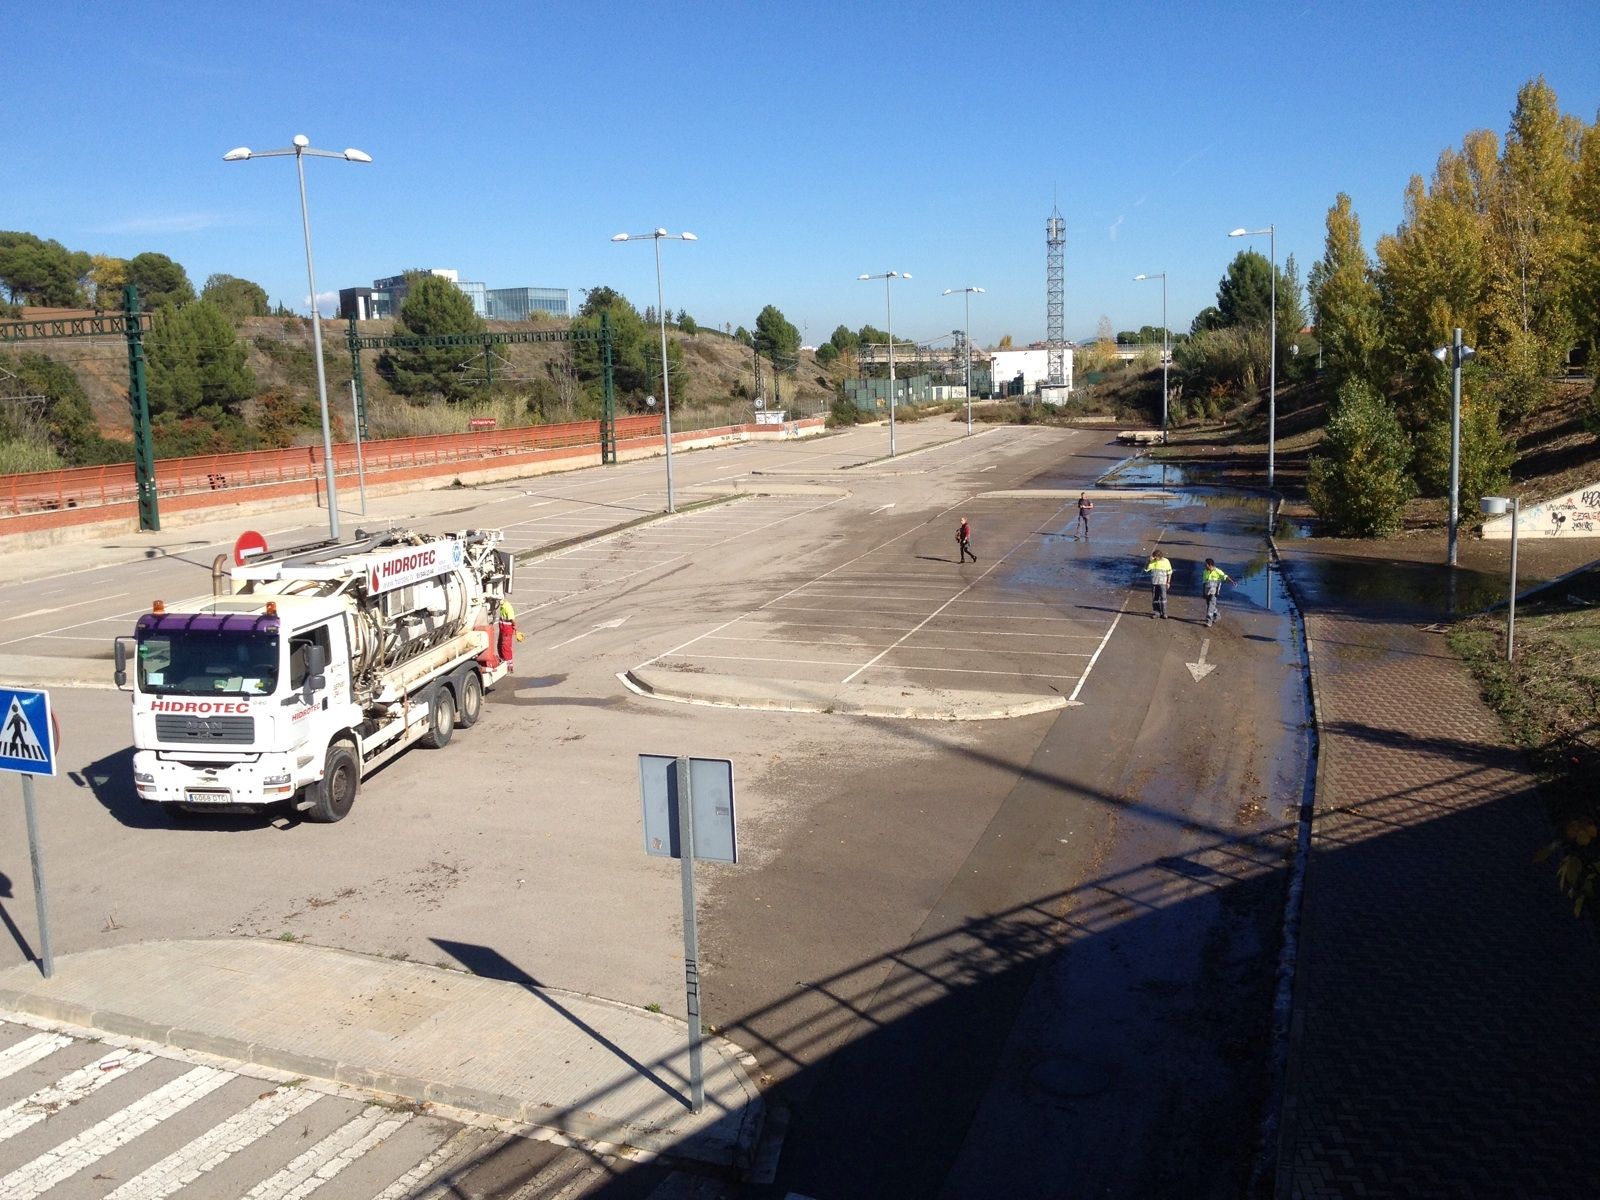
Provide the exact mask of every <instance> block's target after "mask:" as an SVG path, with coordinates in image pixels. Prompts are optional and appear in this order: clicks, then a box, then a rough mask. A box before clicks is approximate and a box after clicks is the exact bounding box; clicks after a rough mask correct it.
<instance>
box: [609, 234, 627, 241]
mask: <svg viewBox="0 0 1600 1200" xmlns="http://www.w3.org/2000/svg"><path fill="white" fill-rule="evenodd" d="M611 240H612V241H613V242H625V241H627V240H628V235H627V234H625V233H618V234H614V235H612V238H611Z"/></svg>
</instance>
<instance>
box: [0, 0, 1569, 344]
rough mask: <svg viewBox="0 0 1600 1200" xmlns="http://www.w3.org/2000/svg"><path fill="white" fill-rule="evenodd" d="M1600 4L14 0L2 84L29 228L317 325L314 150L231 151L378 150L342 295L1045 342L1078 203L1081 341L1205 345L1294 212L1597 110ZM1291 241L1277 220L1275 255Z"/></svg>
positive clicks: (334, 172) (334, 208) (2, 139)
mask: <svg viewBox="0 0 1600 1200" xmlns="http://www.w3.org/2000/svg"><path fill="white" fill-rule="evenodd" d="M1595 17H1596V9H1595V6H1594V4H1593V2H1592V0H1574V2H1571V3H1519V4H1452V3H1436V4H1406V3H1403V2H1401V3H1395V2H1390V3H1382V4H1378V3H1367V2H1365V0H1359V2H1355V3H1344V4H1334V3H1327V2H1316V3H1294V2H1291V3H1289V4H1272V3H1237V4H1206V3H1195V4H1173V5H1170V6H1163V5H1150V4H1138V3H1127V4H1117V5H1111V4H1065V3H1056V4H1022V3H1010V4H1008V3H999V4H995V5H991V6H987V7H986V6H981V5H976V6H975V5H971V4H953V3H943V2H935V3H925V4H911V3H905V4H878V3H872V2H870V0H868V2H866V3H858V4H845V3H838V4H835V3H829V4H807V3H803V2H795V3H786V4H766V3H749V4H718V3H689V4H687V5H668V4H637V3H617V4H606V5H597V4H556V3H523V4H509V3H491V4H466V5H453V4H452V5H445V4H418V3H399V4H393V5H381V4H372V3H362V4H352V3H343V2H341V0H334V2H328V3H319V4H315V5H294V6H289V5H280V4H243V5H232V4H228V5H224V4H215V3H207V4H201V3H193V2H179V3H162V4H152V5H140V6H134V7H129V6H126V5H112V4H109V3H96V4H72V3H66V4H32V5H24V6H13V7H12V8H11V10H10V11H9V12H8V13H7V15H6V18H5V34H4V41H3V46H0V66H3V67H4V71H3V74H4V77H5V78H6V80H7V81H8V82H7V85H6V99H5V117H4V120H3V121H0V179H3V180H4V181H5V187H4V193H3V194H4V201H3V209H0V228H13V229H22V230H27V231H29V232H33V233H37V234H39V235H41V236H43V237H49V238H56V239H58V240H59V241H61V242H63V243H65V244H66V245H67V246H69V247H72V248H74V249H83V250H90V251H96V252H102V253H109V254H115V255H120V256H124V257H127V256H131V255H133V254H136V253H139V252H140V251H144V250H156V251H160V252H162V253H164V254H168V255H170V256H171V257H173V258H174V259H176V260H178V261H179V262H181V263H182V264H183V265H184V266H185V267H186V268H187V269H188V271H189V274H190V277H191V278H192V279H193V280H194V281H195V284H196V286H197V287H198V286H199V285H200V284H201V283H202V282H203V281H204V280H205V278H206V276H208V275H209V274H211V273H213V272H225V273H228V274H232V275H239V276H243V277H245V278H248V279H253V280H255V281H256V282H258V283H260V284H262V285H263V286H264V287H265V288H266V289H267V291H268V293H269V294H270V295H271V296H272V297H273V299H274V300H275V301H276V300H282V301H284V302H285V303H288V304H290V305H291V306H292V307H297V308H300V307H303V306H304V303H305V297H306V279H305V271H304V257H303V251H302V246H301V240H300V236H301V235H300V214H299V205H298V197H297V192H296V185H295V180H294V167H293V164H292V162H290V161H289V160H287V159H279V160H266V161H256V162H244V163H224V162H223V161H222V154H223V152H224V151H226V150H228V149H230V148H231V147H234V146H240V145H247V146H251V147H253V148H256V149H267V148H276V147H280V146H287V145H288V144H289V141H290V139H291V137H292V136H293V135H294V134H296V133H302V132H303V133H305V134H306V135H307V136H309V137H310V138H311V142H312V145H314V146H317V147H321V148H326V149H334V150H341V149H343V148H344V147H346V146H355V147H358V148H360V149H363V150H366V151H367V152H368V153H370V154H371V155H372V156H373V159H374V162H373V164H372V165H370V166H362V165H355V164H350V163H345V162H342V161H314V160H308V163H307V184H308V189H309V193H310V203H311V220H312V233H313V237H314V239H315V247H316V261H317V283H318V288H319V290H320V291H322V292H324V293H330V292H334V291H336V290H337V289H338V288H340V287H348V286H353V285H361V284H369V283H370V282H371V281H372V279H373V278H374V277H377V276H382V275H388V274H392V273H394V272H397V271H400V270H403V269H405V268H408V267H455V268H458V269H459V270H460V271H461V273H462V277H463V278H465V279H474V280H482V281H484V282H486V283H487V284H488V285H489V286H491V287H509V286H521V285H541V286H556V287H568V288H571V289H572V291H573V303H574V305H576V304H577V303H578V302H579V301H580V299H581V295H580V289H583V288H588V287H592V286H594V285H596V284H606V285H609V286H612V287H615V288H617V289H618V290H619V291H621V292H623V293H624V294H625V295H627V296H628V297H629V299H631V300H632V301H633V302H634V303H635V304H636V305H637V306H638V307H639V308H640V309H641V310H642V309H643V308H644V307H645V306H646V305H647V304H654V302H655V272H654V260H653V257H652V254H651V251H650V248H649V247H648V246H647V245H613V244H611V242H610V240H609V239H610V237H611V235H612V234H614V233H617V232H619V231H623V230H626V231H630V232H642V231H646V230H650V229H653V228H655V227H656V226H658V225H660V226H665V227H667V228H668V229H671V230H672V231H674V232H677V231H679V230H682V229H689V230H692V231H693V232H694V233H696V234H698V235H699V237H700V241H699V243H698V244H695V245H685V244H680V243H666V244H665V245H663V247H662V252H663V263H664V269H665V281H666V298H667V307H668V308H669V309H670V310H672V311H674V312H676V311H677V310H678V309H679V308H684V309H687V310H688V311H689V312H690V313H692V314H693V315H694V316H695V318H696V319H697V320H699V321H700V322H701V323H702V324H713V323H714V324H717V325H721V324H722V323H723V322H732V323H734V324H735V325H738V324H743V325H746V326H751V325H753V323H754V320H755V316H756V314H757V313H758V312H759V311H760V309H761V308H762V306H764V305H766V304H775V305H777V306H778V307H779V308H780V309H781V310H782V311H783V312H784V314H785V315H786V316H788V318H789V319H790V320H791V321H793V322H794V324H795V325H796V326H797V327H802V328H803V329H804V330H805V332H806V333H807V336H808V338H809V340H810V341H812V342H818V341H821V340H823V339H825V338H826V337H827V336H828V335H829V333H830V332H831V331H832V330H833V328H834V327H835V326H836V325H839V324H841V323H842V324H844V325H847V326H849V327H850V328H852V329H854V328H857V327H859V326H860V325H862V324H864V323H871V324H874V325H877V326H879V327H880V328H881V327H882V326H883V325H884V323H885V312H884V285H883V284H882V283H881V282H874V283H861V282H858V281H857V279H856V276H858V275H860V274H862V273H864V272H872V273H876V272H882V271H888V270H898V271H908V272H910V273H911V274H912V276H913V278H912V279H911V280H910V281H909V282H905V283H898V282H897V283H896V284H895V285H894V287H895V293H894V329H895V332H896V334H897V335H902V336H908V337H916V338H930V337H934V336H938V335H939V334H941V333H947V332H948V331H950V330H951V329H954V328H956V327H958V326H960V325H961V323H962V319H963V317H962V303H961V300H960V298H959V297H949V298H946V297H942V296H941V295H940V293H941V291H942V290H943V289H945V288H953V287H963V286H966V285H969V284H976V285H979V286H982V287H984V288H986V289H988V290H987V294H986V295H984V296H979V297H974V300H973V305H972V328H973V336H974V337H975V338H976V339H977V340H978V341H979V342H980V343H984V344H989V343H992V342H993V341H995V340H996V339H998V338H999V337H1000V336H1001V335H1003V334H1007V333H1009V334H1011V335H1012V336H1013V337H1014V338H1015V339H1016V340H1017V341H1018V342H1019V343H1022V342H1026V341H1030V340H1033V339H1036V338H1042V337H1043V336H1044V333H1045V246H1044V232H1045V220H1046V218H1047V217H1048V216H1049V214H1050V210H1051V206H1052V203H1055V204H1058V205H1059V207H1060V209H1061V212H1062V214H1063V215H1064V216H1065V218H1066V222H1067V231H1068V234H1067V238H1068V240H1067V251H1066V332H1067V335H1068V336H1069V337H1074V338H1080V337H1085V336H1089V335H1091V334H1092V333H1093V331H1094V329H1095V325H1096V323H1097V321H1098V320H1099V318H1100V316H1101V315H1102V314H1105V315H1107V316H1109V317H1110V319H1111V321H1112V323H1113V325H1114V326H1115V327H1116V328H1118V329H1122V328H1133V327H1137V326H1138V325H1140V324H1145V323H1149V324H1158V323H1159V321H1160V314H1161V291H1160V284H1159V283H1143V284H1138V283H1134V282H1132V276H1134V275H1135V274H1138V273H1139V272H1152V273H1153V272H1158V271H1163V270H1164V271H1167V272H1168V274H1169V281H1168V282H1169V298H1168V310H1169V319H1170V323H1171V325H1172V326H1173V327H1174V328H1175V329H1185V328H1187V327H1188V324H1189V321H1190V319H1191V318H1192V317H1193V315H1194V313H1195V312H1196V311H1197V310H1198V309H1200V308H1202V307H1204V306H1205V305H1206V304H1208V303H1210V302H1211V301H1212V299H1213V297H1214V295H1215V291H1216V285H1217V280H1218V279H1219V278H1220V277H1221V275H1222V274H1223V272H1224V270H1225V269H1226V267H1227V263H1228V261H1229V259H1230V258H1231V257H1232V256H1233V255H1234V254H1235V253H1236V252H1237V251H1238V250H1240V249H1241V248H1242V243H1241V241H1230V240H1229V239H1228V237H1227V236H1226V235H1227V232H1228V231H1229V230H1230V229H1233V228H1235V227H1237V226H1240V225H1246V226H1250V227H1258V226H1265V225H1267V224H1268V223H1276V225H1277V228H1278V238H1277V245H1278V253H1279V256H1280V258H1281V257H1284V256H1286V255H1287V254H1289V253H1290V252H1293V253H1294V254H1295V255H1296V256H1297V259H1298V261H1299V263H1300V267H1301V274H1302V277H1303V276H1304V273H1305V270H1306V269H1307V268H1308V267H1309V266H1310V264H1311V262H1312V261H1314V260H1315V259H1316V258H1317V257H1318V256H1319V255H1320V254H1321V252H1322V239H1323V220H1324V216H1325V214H1326V211H1327V208H1328V206H1329V204H1330V203H1331V202H1332V200H1333V197H1334V195H1335V194H1336V193H1337V192H1339V191H1341V190H1343V191H1347V192H1349V193H1350V194H1351V196H1352V197H1353V198H1354V201H1355V205H1356V210H1357V212H1358V214H1359V215H1360V217H1361V220H1362V224H1363V230H1364V233H1365V236H1366V239H1367V241H1368V244H1369V245H1370V244H1371V243H1373V242H1374V241H1375V240H1376V238H1377V237H1378V235H1379V234H1380V233H1383V232H1387V231H1391V230H1393V229H1394V227H1395V226H1396V224H1397V223H1398V222H1399V220H1400V217H1401V212H1402V198H1403V189H1404V187H1405V184H1406V181H1407V179H1408V177H1409V176H1411V175H1412V174H1414V173H1420V174H1422V175H1424V176H1427V175H1428V174H1429V173H1430V172H1431V170H1432V168H1433V164H1434V161H1435V159H1436V158H1437V156H1438V154H1439V151H1440V150H1442V149H1443V148H1444V147H1446V146H1452V145H1458V144H1459V143H1460V141H1461V138H1462V136H1463V135H1464V134H1466V133H1467V132H1468V131H1469V130H1471V129H1475V128H1489V129H1493V130H1495V131H1497V132H1500V133H1503V132H1504V130H1505V128H1506V124H1507V118H1508V114H1509V113H1510V110H1511V107H1512V105H1513V103H1514V101H1515V96H1516V90H1517V88H1518V87H1519V86H1520V85H1521V84H1522V83H1523V82H1525V81H1526V80H1528V79H1530V78H1532V77H1534V76H1536V75H1539V74H1543V75H1544V76H1545V77H1546V79H1547V80H1548V81H1549V83H1550V84H1551V86H1552V87H1553V88H1554V89H1555V91H1556V94H1557V95H1558V96H1559V97H1560V100H1561V103H1562V107H1563V109H1564V110H1566V111H1568V112H1572V113H1576V114H1578V115H1579V116H1581V117H1583V118H1584V119H1585V120H1587V121H1593V120H1594V119H1595V117H1596V109H1597V107H1600V55H1597V54H1596V53H1595V50H1596V45H1597V39H1596V33H1595V30H1596V24H1595ZM1252 244H1255V245H1257V246H1258V247H1259V248H1260V249H1261V250H1262V251H1265V250H1266V244H1265V239H1261V240H1260V241H1259V242H1256V243H1252Z"/></svg>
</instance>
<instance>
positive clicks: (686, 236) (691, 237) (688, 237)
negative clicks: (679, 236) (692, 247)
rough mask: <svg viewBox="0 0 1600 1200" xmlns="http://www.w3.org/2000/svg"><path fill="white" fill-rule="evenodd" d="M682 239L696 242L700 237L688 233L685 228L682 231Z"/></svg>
mask: <svg viewBox="0 0 1600 1200" xmlns="http://www.w3.org/2000/svg"><path fill="white" fill-rule="evenodd" d="M683 240H684V241H686V242H698V241H699V240H700V239H699V238H697V237H695V235H694V234H692V233H690V232H689V231H688V230H687V229H685V230H684V231H683Z"/></svg>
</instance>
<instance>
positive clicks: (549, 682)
mask: <svg viewBox="0 0 1600 1200" xmlns="http://www.w3.org/2000/svg"><path fill="white" fill-rule="evenodd" d="M566 681H567V677H566V676H565V675H533V676H529V677H526V678H524V677H523V676H521V675H517V676H513V677H512V682H513V683H515V685H516V687H517V690H518V691H521V690H522V689H523V688H547V687H555V686H556V684H558V683H565V682H566Z"/></svg>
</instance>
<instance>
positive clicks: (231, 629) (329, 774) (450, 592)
mask: <svg viewBox="0 0 1600 1200" xmlns="http://www.w3.org/2000/svg"><path fill="white" fill-rule="evenodd" d="M358 536H360V535H359V533H358ZM499 540H500V534H499V532H498V531H489V530H464V531H462V532H460V533H449V534H443V535H431V534H421V533H413V532H409V531H390V532H388V533H383V534H378V535H375V536H372V537H366V538H364V540H362V541H359V542H355V543H350V544H327V543H324V544H322V545H319V546H315V547H311V548H308V549H299V550H288V551H283V552H281V553H278V554H264V555H261V556H259V557H257V558H255V559H252V560H251V561H250V562H249V564H248V565H246V566H243V567H238V568H235V569H234V571H233V575H232V587H233V591H232V594H231V595H217V596H202V597H198V598H196V599H193V600H185V601H183V602H181V603H175V604H164V603H162V602H161V601H159V600H158V601H156V602H155V604H154V605H153V606H152V607H151V610H150V611H149V612H147V613H144V614H143V615H141V616H140V617H139V620H138V623H137V625H136V626H135V630H134V633H133V635H132V636H131V637H119V638H118V639H117V640H116V645H115V657H116V680H117V686H118V687H119V688H124V689H128V688H130V687H131V690H132V692H133V744H134V756H133V782H134V788H135V790H136V791H137V793H138V795H139V797H140V798H141V799H143V800H145V801H147V802H150V803H155V804H161V805H165V806H169V807H170V808H172V809H177V810H179V811H184V812H196V811H203V812H223V811H252V810H255V809H258V808H262V807H265V806H268V805H274V804H281V803H289V802H292V803H293V804H294V806H295V807H296V808H297V809H299V810H300V811H301V812H303V813H304V814H305V815H306V817H307V818H309V819H310V820H313V821H337V820H340V819H341V818H342V817H344V816H345V815H346V814H347V813H348V812H349V811H350V806H351V805H352V804H353V803H355V798H356V792H357V790H358V788H359V786H360V782H361V780H362V778H363V777H364V776H366V774H367V773H368V772H370V771H372V770H373V769H375V768H376V767H377V766H379V765H380V764H381V763H384V762H387V761H388V760H389V759H391V758H393V757H394V756H395V755H397V754H399V753H400V752H401V751H403V750H404V749H405V748H406V747H407V746H409V745H411V744H412V743H413V742H422V743H423V744H424V745H426V746H432V747H441V746H444V745H445V744H446V743H447V742H449V741H450V738H451V735H452V734H453V733H454V732H455V729H456V727H457V726H458V725H459V726H460V727H461V728H463V729H465V728H467V727H468V726H470V725H472V724H473V723H474V722H475V721H477V719H478V717H479V715H480V714H481V712H482V711H483V696H484V692H485V690H486V689H488V688H489V687H491V686H493V684H494V683H495V682H496V681H497V680H499V679H500V678H502V677H503V676H504V675H505V674H506V672H507V671H509V670H510V669H511V661H510V660H511V649H512V646H513V644H514V641H515V626H514V625H512V624H511V620H510V618H511V611H510V605H509V604H508V603H505V604H503V603H502V602H504V601H505V598H506V595H507V594H508V593H509V592H510V590H511V577H512V558H511V555H510V554H508V553H506V552H504V551H501V550H498V549H496V548H495V547H496V543H498V542H499ZM130 657H131V658H132V660H133V661H132V667H133V669H132V671H131V672H130V670H129V658H130Z"/></svg>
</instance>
